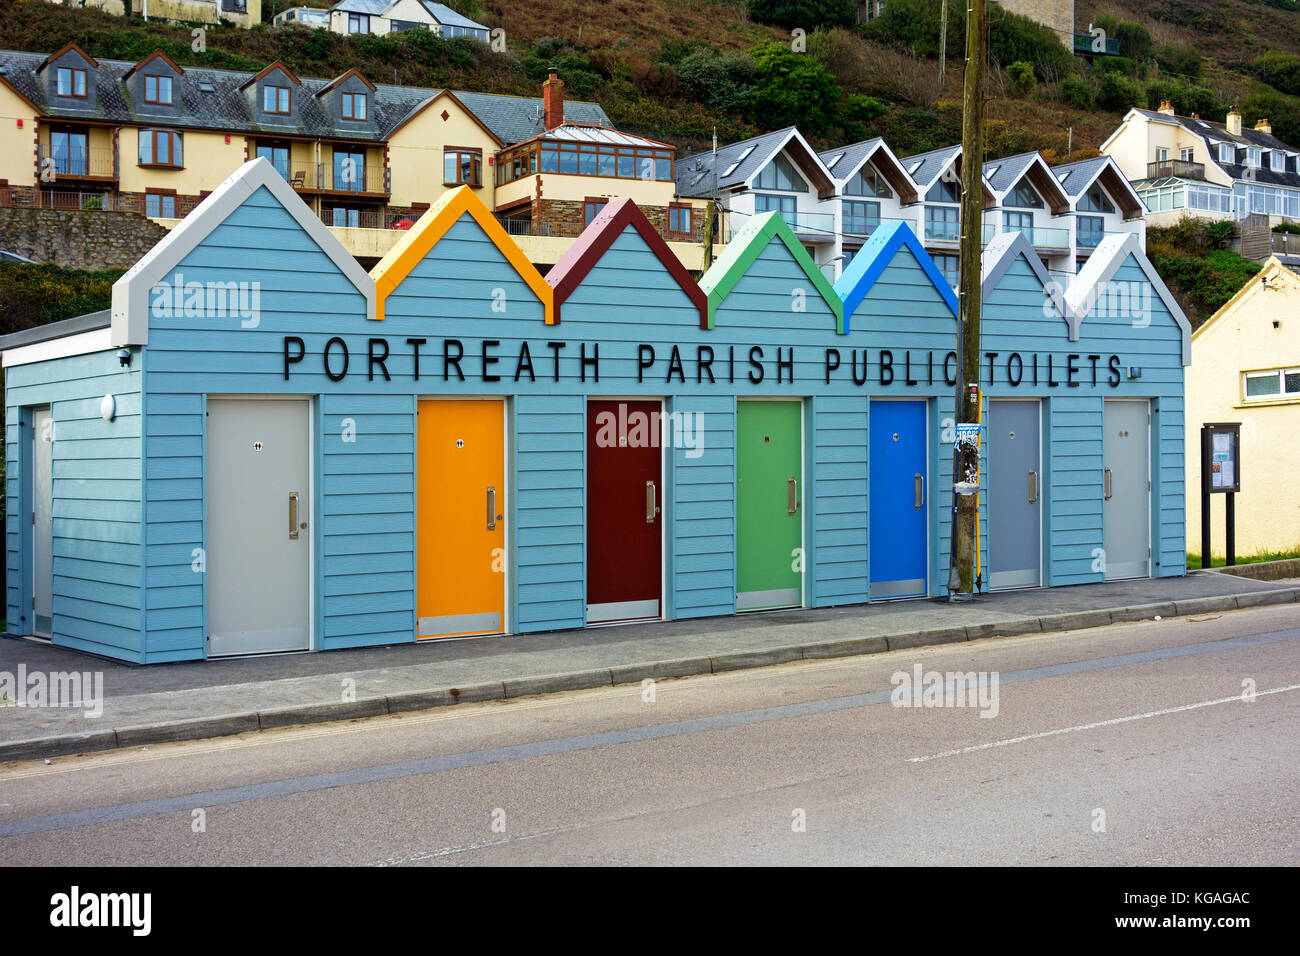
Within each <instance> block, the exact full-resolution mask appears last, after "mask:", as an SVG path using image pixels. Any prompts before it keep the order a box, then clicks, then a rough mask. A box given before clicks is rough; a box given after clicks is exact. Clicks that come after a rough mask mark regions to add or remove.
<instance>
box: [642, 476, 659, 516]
mask: <svg viewBox="0 0 1300 956" xmlns="http://www.w3.org/2000/svg"><path fill="white" fill-rule="evenodd" d="M655 501H656V489H655V483H654V482H653V481H647V482H646V483H645V523H646V524H654V523H655V516H657V515H658V514H659V506H658V505H657V504H655Z"/></svg>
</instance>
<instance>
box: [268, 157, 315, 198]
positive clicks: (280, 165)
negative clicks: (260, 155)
mask: <svg viewBox="0 0 1300 956" xmlns="http://www.w3.org/2000/svg"><path fill="white" fill-rule="evenodd" d="M271 165H273V166H274V167H275V171H276V172H277V173H279V174H280V175H281V176H283V177H284V179H285V181H286V182H287V183H288V184H289V185H290V186H292V187H293V188H294V189H303V190H309V191H310V190H315V189H319V188H320V187H319V186H317V185H316V184H317V183H318V182H320V177H319V176H318V175H317V173H318V171H319V169H320V166H319V164H317V163H290V162H283V161H281V162H273V163H272V164H271Z"/></svg>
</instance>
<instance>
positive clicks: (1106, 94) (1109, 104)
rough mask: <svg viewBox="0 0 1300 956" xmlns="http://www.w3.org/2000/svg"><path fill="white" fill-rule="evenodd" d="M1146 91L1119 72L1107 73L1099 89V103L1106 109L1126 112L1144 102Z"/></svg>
mask: <svg viewBox="0 0 1300 956" xmlns="http://www.w3.org/2000/svg"><path fill="white" fill-rule="evenodd" d="M1144 95H1145V91H1144V90H1143V88H1142V87H1140V86H1138V85H1137V84H1136V83H1134V82H1133V81H1132V80H1130V79H1128V78H1127V77H1125V76H1122V75H1121V74H1119V73H1107V74H1106V75H1105V76H1104V77H1102V80H1101V86H1100V87H1099V88H1098V90H1097V105H1098V106H1099V107H1101V108H1102V109H1104V110H1111V111H1113V112H1116V113H1125V112H1127V111H1128V110H1129V109H1131V108H1132V107H1134V106H1137V105H1138V104H1139V103H1141V102H1142V99H1143V96H1144Z"/></svg>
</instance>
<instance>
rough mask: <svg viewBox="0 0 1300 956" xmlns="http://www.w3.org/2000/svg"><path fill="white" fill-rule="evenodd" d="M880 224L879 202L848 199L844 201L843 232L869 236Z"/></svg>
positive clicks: (847, 234)
mask: <svg viewBox="0 0 1300 956" xmlns="http://www.w3.org/2000/svg"><path fill="white" fill-rule="evenodd" d="M879 225H880V203H878V202H862V201H858V200H850V201H846V202H845V203H844V234H845V235H846V236H869V235H871V234H872V233H873V232H875V231H876V227H877V226H879Z"/></svg>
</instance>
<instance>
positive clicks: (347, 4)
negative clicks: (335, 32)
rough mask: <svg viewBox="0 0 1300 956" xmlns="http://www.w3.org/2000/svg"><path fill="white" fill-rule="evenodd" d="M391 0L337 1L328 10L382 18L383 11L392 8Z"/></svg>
mask: <svg viewBox="0 0 1300 956" xmlns="http://www.w3.org/2000/svg"><path fill="white" fill-rule="evenodd" d="M392 4H393V0H339V2H338V3H336V4H334V6H332V7H330V10H339V11H341V12H343V13H367V14H369V15H370V16H372V17H382V16H383V15H384V11H385V10H387V9H388V8H389V7H390V6H392Z"/></svg>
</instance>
